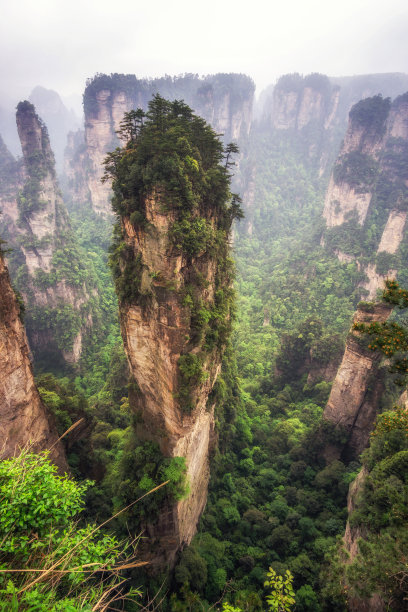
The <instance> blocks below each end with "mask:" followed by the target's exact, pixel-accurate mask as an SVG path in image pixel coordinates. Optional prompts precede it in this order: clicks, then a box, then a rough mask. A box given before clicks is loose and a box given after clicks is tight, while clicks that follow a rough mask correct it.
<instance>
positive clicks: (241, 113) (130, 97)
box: [68, 74, 255, 216]
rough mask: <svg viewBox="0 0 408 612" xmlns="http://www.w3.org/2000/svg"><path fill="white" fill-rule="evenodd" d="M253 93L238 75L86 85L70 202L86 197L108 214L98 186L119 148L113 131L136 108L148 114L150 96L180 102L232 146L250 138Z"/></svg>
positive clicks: (114, 79)
mask: <svg viewBox="0 0 408 612" xmlns="http://www.w3.org/2000/svg"><path fill="white" fill-rule="evenodd" d="M254 90H255V86H254V83H253V82H252V80H251V79H250V78H249V77H246V76H244V75H239V74H217V75H214V76H208V77H205V78H199V77H198V76H196V75H186V76H184V77H174V78H171V77H165V78H162V79H152V80H146V79H137V78H136V77H135V76H134V75H121V74H115V75H111V76H107V75H99V76H97V77H95V78H94V79H93V80H90V81H89V82H88V83H87V87H86V89H85V93H84V111H85V135H84V143H81V144H78V145H77V148H76V150H75V152H74V153H72V152H71V151H72V150H70V151H69V153H68V155H69V158H70V161H69V165H70V170H69V194H70V197H71V198H72V200H73V201H74V202H80V201H81V199H82V198H84V197H86V198H87V200H85V201H88V202H90V204H91V206H92V208H93V210H95V212H97V213H98V214H101V215H103V216H110V215H111V207H110V198H111V188H110V184H109V182H106V183H101V177H102V175H103V161H104V159H105V157H106V154H107V152H108V151H113V149H114V148H115V147H116V146H118V144H120V143H119V140H118V137H117V134H116V131H117V130H118V129H119V126H120V122H121V121H122V119H123V115H124V113H125V112H128V111H129V110H131V109H136V108H142V109H143V110H146V109H147V105H148V102H149V101H150V100H151V99H152V97H153V95H154V94H156V93H159V94H160V95H163V96H165V97H166V98H168V99H170V100H174V99H179V100H180V99H182V100H184V101H185V102H186V103H187V104H188V105H189V106H190V107H191V108H192V109H193V110H194V111H195V112H197V114H199V115H200V116H201V117H203V118H204V119H205V120H206V121H208V122H209V123H210V124H211V125H212V127H213V128H214V130H215V131H216V132H217V133H220V134H223V135H224V136H223V137H224V140H225V141H226V142H230V141H232V140H233V141H240V140H242V139H243V138H246V137H247V136H248V134H249V130H250V126H251V118H252V104H253V95H254ZM78 150H80V152H79V153H78V152H77V151H78ZM84 152H85V154H84ZM85 185H86V187H84V186H85ZM82 202H84V200H82Z"/></svg>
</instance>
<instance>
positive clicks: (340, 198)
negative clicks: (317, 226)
mask: <svg viewBox="0 0 408 612" xmlns="http://www.w3.org/2000/svg"><path fill="white" fill-rule="evenodd" d="M407 125H408V95H407V94H404V95H402V96H399V97H398V98H396V100H394V102H393V103H392V104H391V105H390V104H389V102H388V101H387V100H382V99H381V98H380V97H379V96H376V97H374V98H370V99H366V100H362V101H361V102H359V103H358V104H357V105H355V106H354V107H353V108H352V110H351V112H350V120H349V126H348V130H347V134H346V137H345V139H344V142H343V146H342V149H341V151H340V155H339V157H338V159H337V162H336V165H335V167H334V171H333V174H332V176H331V179H330V183H329V187H328V190H327V193H326V199H325V205H324V211H323V217H324V219H325V221H326V227H327V228H328V230H329V231H328V232H327V231H326V233H325V235H324V238H323V242H324V243H325V244H327V243H329V245H330V246H331V248H332V249H333V251H334V252H335V253H337V254H339V253H341V254H342V257H343V259H344V257H345V256H347V257H348V258H349V260H350V261H356V263H357V265H358V266H359V267H360V268H361V269H362V270H363V271H364V273H365V275H366V280H365V281H363V282H362V283H361V285H360V286H361V287H362V289H363V290H364V293H363V295H364V296H366V298H368V299H374V298H375V297H376V294H377V290H378V289H381V288H382V287H383V286H384V281H385V279H387V278H394V277H395V276H396V275H397V273H398V269H397V267H395V266H393V265H389V268H388V269H386V270H384V265H382V267H381V268H380V270H379V269H378V265H377V261H376V255H377V256H378V255H379V254H385V253H388V254H390V255H396V254H397V253H398V251H399V248H400V245H401V243H402V242H403V240H404V236H405V228H406V217H407V212H406V201H407V196H408V171H407V168H406V163H405V162H404V160H405V159H406V155H407V151H408V128H407ZM347 223H348V224H349V225H350V224H351V225H350V227H349V228H348V229H347V232H349V233H352V232H354V233H356V230H355V229H354V227H358V226H360V227H361V230H358V232H359V234H358V236H359V242H360V245H361V244H362V243H363V241H364V237H365V236H366V233H367V235H368V236H369V232H372V230H373V227H374V228H375V231H377V232H378V230H377V225H378V226H379V228H378V229H382V232H381V233H379V238H378V239H377V240H378V242H377V245H376V247H374V251H372V252H370V253H365V252H363V251H361V255H357V254H356V253H357V251H358V245H357V244H356V243H355V242H353V240H351V241H350V244H351V245H352V249H353V250H352V251H350V252H349V253H345V252H344V251H345V244H343V243H342V242H339V240H341V239H340V238H336V236H335V235H334V234H333V231H334V230H335V228H339V231H341V228H342V226H343V225H344V224H347ZM353 224H354V225H353ZM330 230H331V231H332V234H331V233H330ZM356 235H357V234H356ZM377 235H378V234H377ZM339 236H340V235H339ZM327 238H329V240H327ZM368 239H369V238H368ZM360 249H362V246H360ZM338 256H339V255H338ZM367 256H368V257H369V258H371V261H369V262H368V263H364V265H363V264H361V265H360V263H359V258H360V257H365V258H366V260H367ZM339 258H340V256H339ZM388 261H390V260H388Z"/></svg>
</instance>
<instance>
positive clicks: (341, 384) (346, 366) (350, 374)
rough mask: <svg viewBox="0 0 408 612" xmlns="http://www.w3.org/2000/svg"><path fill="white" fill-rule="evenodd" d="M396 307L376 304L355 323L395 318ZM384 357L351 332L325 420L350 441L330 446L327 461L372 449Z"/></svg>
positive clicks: (353, 456)
mask: <svg viewBox="0 0 408 612" xmlns="http://www.w3.org/2000/svg"><path fill="white" fill-rule="evenodd" d="M391 311H392V306H389V305H387V304H376V305H375V306H373V308H372V310H371V311H370V312H366V311H365V310H364V309H363V308H359V309H358V310H357V311H356V313H355V315H354V319H353V324H354V323H368V324H369V323H375V322H378V323H382V322H384V321H386V320H387V319H388V317H389V315H390V314H391ZM380 359H381V357H380V355H378V354H377V353H374V352H373V351H370V350H369V349H367V348H365V346H364V344H363V343H362V342H361V334H360V333H359V332H357V331H354V330H353V326H352V328H351V332H350V334H349V336H348V338H347V343H346V349H345V352H344V356H343V360H342V362H341V364H340V367H339V370H338V372H337V375H336V378H335V379H334V382H333V387H332V390H331V393H330V397H329V400H328V402H327V406H326V408H325V409H324V412H323V419H324V420H326V421H328V422H330V423H333V424H334V425H335V426H336V428H338V429H339V430H340V431H342V432H343V433H344V435H345V436H346V438H347V439H346V440H345V441H344V443H342V444H339V445H334V444H333V445H327V446H326V449H325V457H326V460H328V461H329V460H332V459H336V458H339V456H340V455H342V457H343V459H345V460H348V461H349V460H351V459H353V458H356V457H358V455H359V454H360V453H361V452H362V451H363V450H364V449H365V448H366V447H367V446H368V440H369V435H370V432H371V430H372V427H373V423H374V420H375V417H376V416H377V413H378V409H379V402H380V398H381V394H382V392H383V390H384V386H383V380H382V376H381V374H380V372H379V362H380Z"/></svg>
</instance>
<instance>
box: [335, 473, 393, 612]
mask: <svg viewBox="0 0 408 612" xmlns="http://www.w3.org/2000/svg"><path fill="white" fill-rule="evenodd" d="M367 474H368V471H367V469H366V468H362V469H361V470H360V472H359V473H358V475H357V477H356V479H355V480H354V481H353V482H352V483H351V485H350V489H349V493H348V496H347V512H348V516H349V517H350V516H351V515H352V513H353V512H354V510H355V509H356V507H357V505H358V500H359V497H360V496H361V494H362V492H363V489H364V482H365V480H366V478H367ZM365 536H366V533H365V531H364V529H362V528H361V527H359V526H355V527H352V526H351V525H350V521H349V520H348V521H347V525H346V531H345V534H344V548H345V550H346V552H347V555H348V558H347V563H352V562H353V561H354V559H355V557H356V555H357V554H358V551H359V549H358V540H359V539H360V538H363V539H364V537H365ZM347 609H348V610H349V611H350V612H384V610H385V605H384V602H383V600H382V599H381V597H380V596H379V595H377V594H374V595H372V597H370V599H366V600H365V599H361V598H359V597H349V598H348V601H347Z"/></svg>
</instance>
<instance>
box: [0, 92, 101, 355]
mask: <svg viewBox="0 0 408 612" xmlns="http://www.w3.org/2000/svg"><path fill="white" fill-rule="evenodd" d="M17 127H18V132H19V136H20V140H21V146H22V150H23V162H22V163H16V162H14V163H13V162H12V161H11V160H10V158H9V157H7V155H3V156H2V160H1V161H2V166H1V167H2V171H1V173H2V177H3V179H4V181H3V187H2V190H1V194H0V203H1V209H2V216H1V218H0V223H1V226H0V230H1V234H2V237H3V238H4V239H6V240H7V242H8V243H9V246H11V247H12V248H13V250H12V252H11V253H10V254H9V265H10V269H11V271H12V274H13V278H15V282H16V286H17V288H18V289H19V290H20V292H21V293H22V295H23V296H24V299H25V301H26V303H27V306H28V313H27V333H28V337H29V341H30V346H31V348H32V350H33V351H34V352H36V353H38V354H45V353H48V354H51V353H55V354H59V355H61V356H62V357H63V359H65V360H66V361H68V362H76V361H78V359H79V357H80V354H81V347H82V340H83V335H84V333H85V329H86V327H87V326H88V325H89V324H90V323H91V319H90V309H89V299H90V295H89V290H88V289H87V287H86V274H85V269H84V267H83V263H82V262H81V258H80V255H79V252H78V250H77V246H76V243H75V240H74V238H73V234H72V231H71V227H70V223H69V219H68V216H67V212H66V210H65V206H64V203H63V200H62V196H61V193H60V190H59V187H58V182H57V179H56V174H55V164H54V156H53V153H52V151H51V148H50V143H49V138H48V133H47V129H46V127H45V126H44V124H43V123H42V121H41V120H40V119H39V117H38V115H37V114H36V112H35V109H34V107H33V105H32V104H30V103H29V102H21V103H20V104H19V105H18V109H17Z"/></svg>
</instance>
